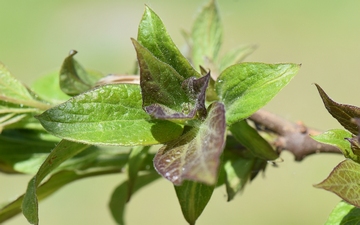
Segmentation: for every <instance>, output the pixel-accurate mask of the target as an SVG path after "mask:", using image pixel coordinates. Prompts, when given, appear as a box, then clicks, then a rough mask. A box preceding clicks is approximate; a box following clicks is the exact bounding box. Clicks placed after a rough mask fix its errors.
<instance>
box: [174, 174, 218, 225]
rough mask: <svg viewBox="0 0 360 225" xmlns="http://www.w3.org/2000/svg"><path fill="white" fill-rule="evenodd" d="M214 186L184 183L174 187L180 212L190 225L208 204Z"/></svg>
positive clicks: (190, 182) (192, 182) (191, 182)
mask: <svg viewBox="0 0 360 225" xmlns="http://www.w3.org/2000/svg"><path fill="white" fill-rule="evenodd" d="M214 188H215V185H211V186H209V185H206V184H203V183H198V182H194V181H188V180H186V181H184V182H183V183H182V185H181V186H175V191H176V195H177V198H178V200H179V203H180V206H181V211H182V213H183V215H184V217H185V219H186V221H187V222H188V223H189V224H190V225H194V224H195V222H196V220H197V218H198V217H199V216H200V215H201V213H202V212H203V210H204V209H205V207H206V205H207V203H208V202H209V200H210V198H211V195H212V193H213V191H214Z"/></svg>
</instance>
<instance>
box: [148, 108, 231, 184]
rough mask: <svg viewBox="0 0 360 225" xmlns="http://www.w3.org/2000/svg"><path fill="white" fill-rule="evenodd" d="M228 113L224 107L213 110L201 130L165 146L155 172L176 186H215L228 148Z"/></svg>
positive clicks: (189, 132) (202, 124)
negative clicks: (186, 183)
mask: <svg viewBox="0 0 360 225" xmlns="http://www.w3.org/2000/svg"><path fill="white" fill-rule="evenodd" d="M224 114H225V111H224V106H223V104H222V103H217V102H215V103H213V104H211V105H210V106H209V109H208V115H207V118H206V119H205V121H203V122H202V123H201V125H200V126H199V127H192V128H189V129H188V130H186V131H185V132H184V134H183V135H182V136H180V137H179V138H177V139H175V140H173V141H171V142H169V143H167V144H166V145H164V146H163V147H162V148H161V149H160V150H159V151H158V153H157V154H156V156H155V158H154V167H155V169H156V170H157V171H158V172H159V173H160V174H161V175H162V176H163V177H165V178H166V179H168V180H170V181H171V182H172V183H174V184H175V185H180V184H181V183H182V182H183V181H184V180H192V181H196V182H203V183H206V184H209V185H214V184H216V182H217V174H218V167H219V164H220V155H221V153H222V151H223V148H224V145H225V131H226V125H225V116H224Z"/></svg>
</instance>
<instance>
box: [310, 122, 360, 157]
mask: <svg viewBox="0 0 360 225" xmlns="http://www.w3.org/2000/svg"><path fill="white" fill-rule="evenodd" d="M311 137H312V138H313V139H314V140H315V141H318V142H320V143H324V144H328V145H332V146H335V147H337V148H339V149H340V151H341V152H342V153H343V154H344V156H345V157H346V158H350V159H352V160H354V161H356V162H360V157H359V156H358V155H356V154H354V153H353V151H352V149H351V143H350V142H349V139H351V138H352V134H351V133H350V132H349V131H346V130H341V129H333V130H328V131H326V132H323V133H321V134H319V135H316V136H311Z"/></svg>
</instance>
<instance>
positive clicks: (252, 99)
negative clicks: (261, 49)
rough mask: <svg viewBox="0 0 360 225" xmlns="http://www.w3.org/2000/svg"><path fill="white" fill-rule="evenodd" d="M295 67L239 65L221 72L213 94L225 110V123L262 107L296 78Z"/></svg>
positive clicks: (292, 65)
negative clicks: (217, 97)
mask: <svg viewBox="0 0 360 225" xmlns="http://www.w3.org/2000/svg"><path fill="white" fill-rule="evenodd" d="M299 69H300V65H298V64H290V63H289V64H265V63H240V64H236V65H233V66H230V67H228V68H227V69H226V70H224V71H223V72H222V73H221V74H220V76H219V78H218V79H217V81H216V85H215V88H216V92H217V94H218V96H219V97H220V100H221V101H222V102H223V103H224V105H225V108H226V123H227V124H228V125H231V124H233V123H235V122H237V121H240V120H243V119H245V118H247V117H249V116H250V115H251V114H253V113H254V112H256V111H257V110H258V109H260V108H261V107H263V106H264V105H266V103H268V102H269V101H270V100H271V99H272V98H273V97H275V95H276V94H277V93H278V92H279V91H280V90H281V89H282V88H283V87H285V86H286V85H287V84H288V83H289V82H290V80H291V79H292V78H293V77H294V76H295V75H296V73H297V72H298V70H299Z"/></svg>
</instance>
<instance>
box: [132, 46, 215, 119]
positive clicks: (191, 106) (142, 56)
mask: <svg viewBox="0 0 360 225" xmlns="http://www.w3.org/2000/svg"><path fill="white" fill-rule="evenodd" d="M133 44H134V46H135V49H136V52H137V58H138V62H139V66H140V86H141V93H142V99H143V108H144V110H145V111H146V112H147V113H148V114H150V115H152V116H154V117H155V118H158V119H180V120H183V119H192V118H194V117H195V115H196V112H197V111H200V112H202V115H203V116H205V115H206V108H205V91H206V88H207V85H208V83H209V77H210V75H209V74H208V75H207V76H204V77H202V78H199V79H196V78H194V77H190V78H188V79H184V78H183V77H182V76H181V75H180V74H179V73H178V72H176V71H175V70H174V69H173V68H172V67H171V66H170V65H168V64H167V63H164V62H162V61H160V60H158V59H157V58H156V57H154V55H152V54H151V53H150V52H149V51H148V50H147V49H146V48H144V47H143V46H141V45H140V44H139V43H138V42H137V41H135V40H133ZM204 114H205V115H204Z"/></svg>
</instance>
